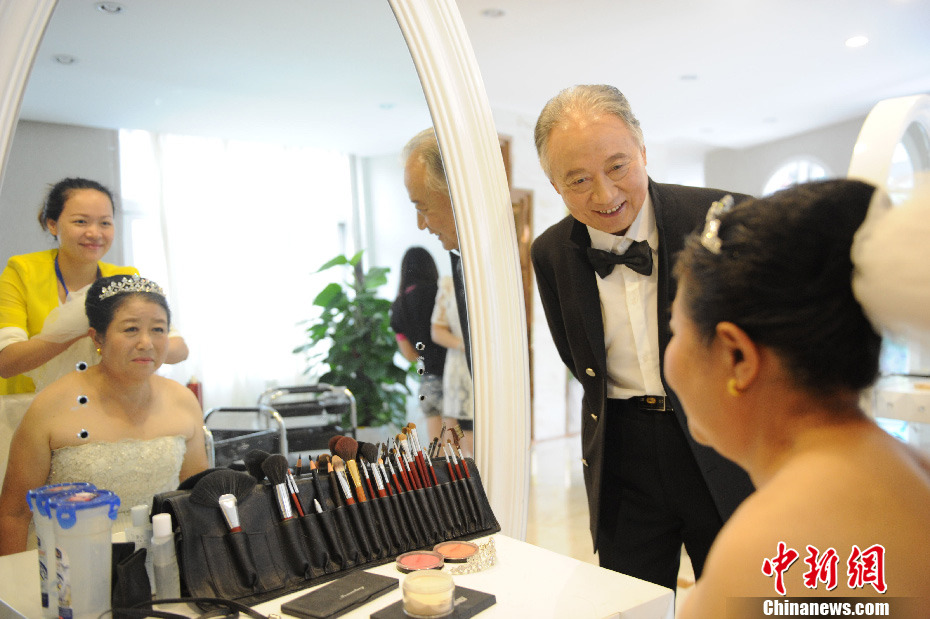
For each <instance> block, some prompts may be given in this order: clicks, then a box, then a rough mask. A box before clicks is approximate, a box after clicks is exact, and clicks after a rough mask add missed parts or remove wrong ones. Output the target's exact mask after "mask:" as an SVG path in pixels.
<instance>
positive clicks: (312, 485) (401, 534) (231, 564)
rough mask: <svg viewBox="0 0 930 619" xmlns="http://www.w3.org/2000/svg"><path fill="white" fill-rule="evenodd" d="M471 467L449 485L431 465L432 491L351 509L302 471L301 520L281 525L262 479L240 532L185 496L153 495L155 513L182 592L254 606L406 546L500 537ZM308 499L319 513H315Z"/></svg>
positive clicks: (325, 480) (387, 557)
mask: <svg viewBox="0 0 930 619" xmlns="http://www.w3.org/2000/svg"><path fill="white" fill-rule="evenodd" d="M468 463H469V464H468V466H469V470H470V473H471V477H469V478H465V479H458V480H454V481H452V480H450V477H449V471H448V469H445V468H441V467H438V466H436V467H435V469H434V470H435V473H436V477H437V480H438V482H439V484H438V485H434V486H429V487H425V488H420V489H417V490H413V491H409V492H402V493H398V492H395V493H394V494H392V495H389V496H386V497H377V496H375V497H367V498H368V500H367V501H364V502H362V501H356V502H355V503H354V504H352V505H346V504H345V502H344V501H340V502H339V503H334V501H333V500H332V497H333V494H332V493H333V490H334V488H332V487H331V484H332V483H333V482H335V479H334V478H332V477H330V476H329V475H325V474H324V475H319V476H318V479H317V480H316V482H314V481H313V479H312V477H311V475H310V474H305V475H301V476H299V477H296V478H295V481H296V483H297V488H298V490H299V493H298V498H299V500H300V503H301V507H302V509H303V512H304V514H305V515H304V516H299V515H296V514H297V512H296V510H295V516H294V517H292V518H289V519H287V520H282V519H281V515H280V511H279V510H278V507H277V504H276V498H275V494H274V488H273V487H272V486H270V485H269V484H268V482H267V481H266V482H263V483H259V484H256V485H255V486H254V487H253V488H252V490H251V491H250V492H249V493H248V494H247V495H246V496H245V497H240V498H239V501H238V509H239V522H240V526H241V528H242V530H241V531H239V532H235V533H233V532H230V531H229V528H228V526H227V524H226V521H225V520H224V518H223V515H222V512H221V510H220V507H219V505H217V506H216V507H210V506H205V505H201V504H198V503H195V502H192V501H191V500H190V494H191V493H190V491H189V490H176V491H173V492H166V493H162V494H159V495H156V496H155V498H154V501H153V505H152V514H153V515H154V514H158V513H169V514H171V519H172V524H173V527H174V531H175V534H176V535H175V543H176V545H177V556H178V565H179V567H180V572H181V590H182V594H183V595H185V596H189V597H202V598H224V599H230V600H236V601H239V602H241V603H244V604H247V605H254V604H258V603H260V602H264V601H267V600H270V599H273V598H275V597H279V596H281V595H284V594H287V593H291V592H293V591H298V590H300V589H304V588H307V587H311V586H314V585H317V584H321V583H324V582H327V581H330V580H334V579H336V578H339V577H341V576H343V575H345V574H347V573H349V572H351V571H353V570H358V569H367V568H370V567H374V566H376V565H381V564H383V563H389V562H391V561H393V560H395V559H396V558H397V556H398V555H400V554H403V553H405V552H408V551H410V550H417V549H430V548H432V547H433V546H434V545H435V544H437V543H439V542H442V541H446V540H452V539H462V540H467V539H473V538H477V537H483V536H486V535H489V534H491V533H496V532H498V531H500V525H499V524H498V522H497V519H496V518H495V517H494V513H493V512H492V511H491V506H490V504H489V503H488V498H487V495H486V493H485V491H484V487H483V485H482V483H481V478H480V476H479V473H478V469H477V467H476V466H475V463H474V462H473V461H472V460H469V461H468ZM434 466H435V465H434ZM317 488H318V489H319V490H320V495H322V496H320V495H318V494H317ZM335 490H336V491H338V490H339V488H338V487H337V488H335ZM366 496H367V493H366ZM314 499H317V500H318V501H319V503H320V505H321V506H322V507H323V510H324V511H323V512H320V513H317V512H316V510H315V508H314V502H313V501H314Z"/></svg>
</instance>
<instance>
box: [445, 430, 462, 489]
mask: <svg viewBox="0 0 930 619" xmlns="http://www.w3.org/2000/svg"><path fill="white" fill-rule="evenodd" d="M446 446H447V447H448V448H449V455H451V456H452V466H454V467H455V475H456V477H457V478H458V479H462V469H461V468H459V460H458V458H456V457H455V450H454V449H453V447H452V441H450V440H449V439H446Z"/></svg>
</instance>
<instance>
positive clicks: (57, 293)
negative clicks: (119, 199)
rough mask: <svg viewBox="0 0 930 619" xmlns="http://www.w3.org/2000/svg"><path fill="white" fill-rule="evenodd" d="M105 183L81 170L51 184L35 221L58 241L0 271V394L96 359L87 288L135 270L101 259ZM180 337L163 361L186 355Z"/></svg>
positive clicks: (35, 386)
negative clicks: (76, 175) (86, 302)
mask: <svg viewBox="0 0 930 619" xmlns="http://www.w3.org/2000/svg"><path fill="white" fill-rule="evenodd" d="M114 218H115V207H114V203H113V195H112V194H111V193H110V190H109V189H107V188H106V187H104V186H103V185H101V184H100V183H98V182H96V181H93V180H89V179H84V178H66V179H64V180H61V181H59V182H58V183H56V184H55V185H53V186H52V187H51V189H50V191H49V192H48V195H47V196H46V199H45V202H44V203H43V205H42V208H41V209H40V210H39V224H40V225H41V226H42V229H43V230H46V231H47V232H49V233H50V234H51V235H52V237H53V238H54V239H55V240H56V241H57V243H58V247H57V248H55V249H48V250H45V251H39V252H35V253H31V254H24V255H20V256H13V257H11V258H10V259H9V261H8V262H7V266H6V268H5V269H4V270H3V273H2V274H0V377H2V378H0V395H6V394H13V393H31V392H35V391H38V390H40V389H41V388H42V387H44V386H45V385H47V384H49V383H51V382H53V381H54V380H55V379H57V378H59V377H60V376H62V375H63V374H65V373H67V372H70V371H72V370H73V369H74V368H75V365H76V364H77V363H78V362H84V363H87V364H89V365H93V364H94V363H96V362H97V355H96V354H95V350H94V346H93V342H91V340H90V338H89V337H88V335H87V327H88V325H87V318H86V316H85V315H84V295H85V293H86V292H87V287H88V286H89V285H90V284H91V283H92V282H93V281H94V280H96V279H97V278H98V277H107V276H109V275H117V274H133V273H138V271H137V270H136V269H135V268H133V267H129V266H126V267H123V266H116V265H113V264H108V263H106V262H101V259H102V258H103V256H104V255H105V254H106V253H107V252H108V251H109V250H110V247H111V246H112V245H113V237H114ZM187 354H188V351H187V346H186V344H185V343H184V339H183V338H181V337H180V336H176V335H173V336H172V337H171V338H170V345H169V352H168V359H167V363H178V362H180V361H183V360H184V359H186V358H187Z"/></svg>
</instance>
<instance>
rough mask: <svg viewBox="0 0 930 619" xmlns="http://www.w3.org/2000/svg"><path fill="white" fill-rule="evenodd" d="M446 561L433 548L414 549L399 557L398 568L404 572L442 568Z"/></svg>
mask: <svg viewBox="0 0 930 619" xmlns="http://www.w3.org/2000/svg"><path fill="white" fill-rule="evenodd" d="M444 563H445V561H444V559H443V556H442V555H441V554H439V553H438V552H433V551H432V550H414V551H412V552H405V553H404V554H402V555H400V556H399V557H397V560H396V561H395V564H396V565H397V569H398V570H400V571H401V572H403V573H404V574H409V573H410V572H416V571H419V570H441V569H442V566H443V564H444Z"/></svg>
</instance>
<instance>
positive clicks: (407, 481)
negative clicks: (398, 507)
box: [388, 447, 413, 492]
mask: <svg viewBox="0 0 930 619" xmlns="http://www.w3.org/2000/svg"><path fill="white" fill-rule="evenodd" d="M391 455H392V456H393V457H394V464H396V465H397V470H398V471H399V472H400V479H401V481H402V482H403V483H404V490H406V491H407V492H410V491H411V490H413V486H411V485H410V478H409V477H407V469H406V468H405V467H404V465H403V463H402V462H401V458H400V456H399V455H398V454H397V450H396V449H394V448H393V447H391ZM388 464H389V465H390V464H391V461H390V460H388ZM391 476H392V477H394V483H395V484H397V476H396V475H395V474H394V466H393V465H392V466H391ZM397 489H398V490H400V484H397Z"/></svg>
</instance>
